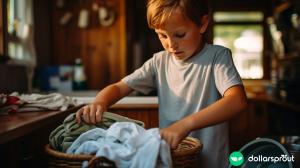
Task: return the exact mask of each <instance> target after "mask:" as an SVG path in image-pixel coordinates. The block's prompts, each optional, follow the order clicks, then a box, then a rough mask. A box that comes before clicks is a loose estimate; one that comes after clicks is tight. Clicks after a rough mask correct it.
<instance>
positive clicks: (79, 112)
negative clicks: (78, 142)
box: [76, 108, 83, 124]
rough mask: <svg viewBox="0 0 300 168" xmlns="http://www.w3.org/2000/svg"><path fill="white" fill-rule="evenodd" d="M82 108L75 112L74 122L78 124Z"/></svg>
mask: <svg viewBox="0 0 300 168" xmlns="http://www.w3.org/2000/svg"><path fill="white" fill-rule="evenodd" d="M82 110H83V109H82V108H80V109H79V110H78V111H77V112H76V121H77V123H78V124H80V122H81V115H82Z"/></svg>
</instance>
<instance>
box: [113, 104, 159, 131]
mask: <svg viewBox="0 0 300 168" xmlns="http://www.w3.org/2000/svg"><path fill="white" fill-rule="evenodd" d="M109 111H111V112H113V113H116V114H119V115H122V116H126V117H129V118H132V119H135V120H139V121H142V122H144V123H145V128H146V129H148V128H154V127H158V125H159V120H158V105H157V104H147V105H130V104H129V105H114V106H112V107H111V108H110V109H109Z"/></svg>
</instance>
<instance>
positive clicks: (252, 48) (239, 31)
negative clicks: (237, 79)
mask: <svg viewBox="0 0 300 168" xmlns="http://www.w3.org/2000/svg"><path fill="white" fill-rule="evenodd" d="M213 19H214V26H213V33H214V38H213V41H214V44H218V45H222V46H225V47H228V48H230V49H231V51H232V57H233V61H234V64H235V66H236V67H237V70H238V71H239V73H240V75H241V77H242V78H243V79H262V78H263V76H264V72H263V59H262V58H263V48H264V47H263V21H264V15H263V13H262V12H256V11H254V12H214V14H213Z"/></svg>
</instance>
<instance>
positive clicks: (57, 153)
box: [45, 144, 94, 160]
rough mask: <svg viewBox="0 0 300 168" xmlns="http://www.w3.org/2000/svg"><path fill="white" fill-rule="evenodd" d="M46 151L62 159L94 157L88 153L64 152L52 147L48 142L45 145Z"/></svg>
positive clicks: (87, 158)
mask: <svg viewBox="0 0 300 168" xmlns="http://www.w3.org/2000/svg"><path fill="white" fill-rule="evenodd" d="M45 152H46V153H47V154H48V155H50V156H53V157H58V158H61V159H67V160H90V159H91V158H93V157H94V156H93V155H87V154H71V153H63V152H60V151H56V150H54V149H52V148H51V146H50V144H46V146H45Z"/></svg>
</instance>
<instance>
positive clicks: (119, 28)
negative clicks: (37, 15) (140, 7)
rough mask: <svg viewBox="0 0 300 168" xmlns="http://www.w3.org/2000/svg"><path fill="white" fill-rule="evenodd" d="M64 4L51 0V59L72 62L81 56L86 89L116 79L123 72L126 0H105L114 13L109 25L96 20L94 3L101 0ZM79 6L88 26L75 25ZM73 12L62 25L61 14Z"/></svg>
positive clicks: (63, 62) (122, 75) (99, 86)
mask: <svg viewBox="0 0 300 168" xmlns="http://www.w3.org/2000/svg"><path fill="white" fill-rule="evenodd" d="M65 2H66V4H65V6H64V7H63V8H59V7H57V6H56V3H54V2H53V3H52V5H53V6H52V34H53V37H52V48H53V50H52V55H53V56H52V57H51V58H52V59H53V64H59V65H62V64H73V63H74V60H75V59H76V58H81V59H82V60H83V63H84V66H85V72H86V75H87V77H88V87H89V89H101V88H103V87H105V86H106V85H108V84H110V83H113V82H117V81H118V80H120V79H121V78H122V77H124V76H125V75H126V36H125V35H126V33H125V32H126V23H125V22H126V20H125V0H111V1H106V3H107V5H108V6H110V7H112V9H113V10H115V12H116V14H117V18H116V21H115V22H114V24H113V25H111V26H109V27H103V26H101V25H100V24H99V21H98V13H97V12H96V11H94V10H93V9H92V6H93V4H94V5H95V4H97V5H98V6H101V5H102V4H101V3H103V2H104V1H96V0H86V1H65ZM82 9H87V10H88V11H89V24H88V27H87V28H79V27H78V16H79V12H80V10H82ZM66 12H72V14H73V16H72V18H71V20H70V22H69V23H68V24H67V25H65V26H62V25H60V24H59V20H60V18H61V17H62V16H63V15H64V14H65V13H66Z"/></svg>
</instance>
